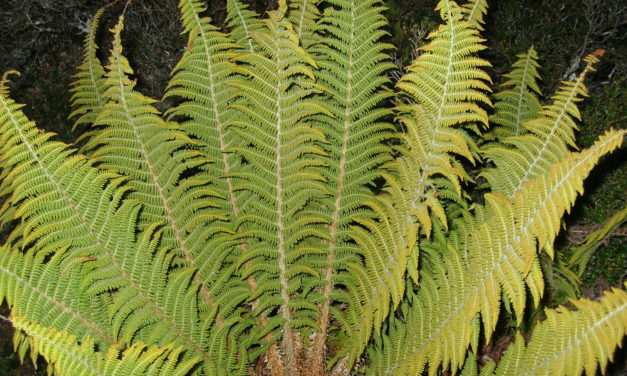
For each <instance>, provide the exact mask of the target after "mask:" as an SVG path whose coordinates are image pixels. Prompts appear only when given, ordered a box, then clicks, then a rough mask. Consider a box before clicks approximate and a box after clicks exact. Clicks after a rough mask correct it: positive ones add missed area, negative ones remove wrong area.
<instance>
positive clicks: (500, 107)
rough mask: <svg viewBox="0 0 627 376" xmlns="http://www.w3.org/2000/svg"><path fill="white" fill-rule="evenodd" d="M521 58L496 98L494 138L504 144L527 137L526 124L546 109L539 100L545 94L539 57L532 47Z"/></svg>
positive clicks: (520, 55) (492, 120)
mask: <svg viewBox="0 0 627 376" xmlns="http://www.w3.org/2000/svg"><path fill="white" fill-rule="evenodd" d="M517 57H518V60H516V62H515V63H514V65H513V70H512V71H511V72H510V73H508V74H506V75H505V77H506V78H507V80H506V81H505V82H504V83H503V84H502V85H501V86H502V87H503V88H504V89H503V90H501V91H500V92H498V93H496V94H494V98H495V99H496V101H495V103H494V114H493V115H491V116H490V123H491V124H492V123H493V124H494V125H492V130H493V132H494V136H496V137H497V138H499V139H501V140H502V139H506V138H507V137H510V136H520V135H522V134H524V133H527V132H528V131H527V129H526V128H525V127H524V126H523V124H524V123H525V122H527V121H530V120H533V119H535V118H536V117H537V116H538V114H539V112H540V110H541V109H542V106H541V104H540V101H539V100H538V97H537V96H538V95H540V94H541V93H540V88H539V87H538V83H537V80H538V79H539V78H540V74H539V73H538V68H539V67H540V65H539V64H538V63H537V61H538V54H537V53H536V51H535V49H534V48H533V47H531V48H530V49H529V50H528V51H527V53H525V54H519V55H517Z"/></svg>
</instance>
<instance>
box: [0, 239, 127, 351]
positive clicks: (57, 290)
mask: <svg viewBox="0 0 627 376" xmlns="http://www.w3.org/2000/svg"><path fill="white" fill-rule="evenodd" d="M65 257H66V252H64V250H63V249H61V250H59V252H57V253H55V254H53V255H52V257H50V260H47V258H48V256H47V255H45V254H39V255H36V254H34V252H33V251H28V252H26V253H22V252H21V251H20V250H19V249H9V248H6V247H4V248H0V302H2V301H3V300H5V299H6V301H7V304H8V307H9V308H10V309H11V312H12V314H13V315H14V316H21V317H27V318H28V320H30V321H33V322H38V323H40V324H41V325H44V326H47V327H51V328H57V329H59V330H62V331H65V332H68V333H72V334H74V335H75V336H77V338H78V339H79V340H81V339H83V338H84V336H86V335H87V333H89V335H90V336H91V337H92V338H93V340H94V342H95V343H96V344H97V345H98V347H99V348H101V349H105V350H106V349H108V348H109V347H110V346H111V345H112V344H113V343H114V342H115V339H114V338H113V333H114V331H113V328H112V326H111V323H110V322H109V317H108V312H107V310H106V307H107V304H106V301H103V300H102V297H100V296H98V297H95V298H92V297H89V296H87V295H83V294H76V292H77V291H80V289H81V287H82V286H81V277H82V274H81V270H80V268H70V267H68V266H67V265H66V264H65V263H66V262H68V260H67V259H66V258H65ZM89 260H90V259H89V258H88V257H83V258H79V259H78V260H77V262H79V263H80V262H88V261H89ZM19 342H20V341H16V342H15V343H16V345H17V344H18V343H19ZM16 347H18V348H19V351H18V353H19V354H20V356H21V357H23V356H24V353H23V351H25V350H26V347H24V346H20V345H18V346H16Z"/></svg>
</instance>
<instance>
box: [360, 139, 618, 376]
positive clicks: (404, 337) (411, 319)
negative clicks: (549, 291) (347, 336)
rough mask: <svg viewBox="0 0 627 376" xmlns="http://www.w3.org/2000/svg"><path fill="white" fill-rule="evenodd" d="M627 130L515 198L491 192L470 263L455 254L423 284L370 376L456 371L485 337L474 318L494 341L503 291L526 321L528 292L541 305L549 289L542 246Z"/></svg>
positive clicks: (468, 250)
mask: <svg viewBox="0 0 627 376" xmlns="http://www.w3.org/2000/svg"><path fill="white" fill-rule="evenodd" d="M626 133H627V132H626V131H609V132H608V133H607V134H606V135H604V136H602V137H601V138H600V139H599V141H597V143H595V145H594V146H593V147H591V148H590V149H588V150H585V151H583V152H581V153H571V154H570V155H569V156H568V157H566V158H564V159H563V160H562V161H560V162H558V163H555V164H554V165H553V166H552V168H551V169H550V171H549V172H548V174H547V176H544V177H539V178H537V179H535V180H533V181H530V182H528V183H526V184H525V185H524V187H523V189H522V190H520V191H519V192H518V193H517V194H516V195H515V197H514V198H513V199H512V200H508V199H506V198H505V197H503V196H501V195H498V194H488V195H486V201H487V206H485V207H480V208H478V209H480V210H478V212H477V215H476V220H475V221H474V222H473V223H472V224H471V225H470V226H468V227H467V228H466V229H464V230H462V231H463V232H467V233H468V234H469V235H468V236H464V235H462V237H463V238H466V239H467V240H466V242H464V243H463V244H462V247H463V250H462V251H463V252H459V253H460V254H462V255H463V254H467V255H468V265H470V266H469V267H468V268H467V267H466V266H465V262H464V261H459V256H458V252H454V250H453V249H451V250H450V252H449V253H450V254H449V255H448V256H445V260H446V261H447V267H446V269H444V270H443V271H441V272H439V273H430V275H434V274H435V275H434V276H432V277H430V278H433V281H431V280H429V281H428V280H424V281H422V282H421V285H420V289H419V290H418V292H417V293H416V294H415V296H414V297H413V298H412V305H411V306H410V307H409V308H408V309H407V310H406V311H405V314H404V316H403V324H401V323H397V324H394V323H395V322H397V321H398V320H392V323H391V324H390V328H397V329H394V330H392V329H389V330H388V333H386V334H383V335H382V339H380V341H381V342H380V344H379V345H378V346H377V347H376V350H375V352H377V353H378V352H381V354H379V355H378V357H379V360H378V361H377V362H373V367H372V369H371V374H375V375H407V374H419V373H420V372H421V371H422V370H423V369H424V367H425V365H426V364H427V362H428V364H429V372H430V374H434V373H435V372H437V370H438V368H439V367H440V366H442V367H443V368H447V367H448V366H450V367H451V368H453V369H457V368H458V367H460V366H461V365H462V363H463V362H464V358H465V354H466V349H467V347H468V346H469V345H472V343H473V342H472V341H473V340H474V341H476V340H477V338H478V337H477V336H478V333H479V328H478V326H477V325H478V322H475V321H473V320H475V318H476V317H477V314H480V316H481V322H482V323H483V332H484V335H485V336H486V338H487V339H489V337H490V335H491V333H492V332H493V330H494V328H495V325H496V320H497V318H498V311H499V306H500V299H501V296H502V294H504V295H505V296H507V298H508V300H509V301H510V302H511V304H512V306H513V308H514V311H515V314H516V317H517V318H518V320H521V318H522V316H523V311H524V308H525V295H526V292H525V290H526V288H527V287H529V288H530V289H531V290H532V293H533V294H534V297H535V299H536V301H537V299H538V297H539V296H541V292H542V290H541V286H542V282H541V278H542V274H541V272H540V271H539V269H538V268H537V263H536V262H535V260H536V253H537V249H538V244H539V245H540V247H541V248H542V247H544V248H547V246H548V245H550V244H551V243H552V242H553V240H554V239H555V236H556V235H557V232H558V230H559V222H560V219H561V217H562V215H563V214H564V212H565V211H566V210H568V209H569V208H570V206H571V205H572V203H573V202H574V200H575V198H576V196H577V193H581V191H582V185H583V184H582V182H583V179H584V178H585V176H587V174H588V173H589V171H590V170H591V169H592V167H593V166H594V165H595V164H596V163H597V162H598V160H599V159H600V158H601V157H602V156H603V155H604V154H606V153H608V152H610V151H612V150H615V149H616V148H618V147H619V146H620V144H621V143H622V140H623V138H624V136H625V134H626ZM534 264H535V265H536V267H534ZM449 265H453V266H449ZM438 276H442V277H440V278H438ZM444 276H445V277H444ZM534 290H535V291H534ZM470 323H477V325H470ZM473 346H476V345H473Z"/></svg>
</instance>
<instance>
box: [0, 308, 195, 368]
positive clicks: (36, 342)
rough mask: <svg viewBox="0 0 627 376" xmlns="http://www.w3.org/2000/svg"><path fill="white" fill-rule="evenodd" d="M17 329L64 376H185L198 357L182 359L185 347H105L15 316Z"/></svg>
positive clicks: (33, 348) (35, 350) (90, 340)
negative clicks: (105, 349) (122, 348)
mask: <svg viewBox="0 0 627 376" xmlns="http://www.w3.org/2000/svg"><path fill="white" fill-rule="evenodd" d="M10 320H11V322H12V323H13V325H14V326H15V328H16V329H18V330H20V331H23V332H24V333H26V334H27V335H28V338H29V344H30V349H31V351H32V353H33V354H41V355H42V356H43V357H44V359H46V362H47V363H48V370H49V371H50V372H54V373H55V374H56V375H60V376H70V375H71V376H149V375H154V376H185V375H187V374H188V373H189V372H190V371H191V370H192V368H193V367H194V366H195V365H196V363H198V360H199V359H198V358H195V359H189V360H181V354H182V352H183V349H182V348H180V347H177V348H175V347H173V346H164V347H156V346H151V347H147V346H145V345H141V344H133V345H132V346H131V347H129V348H127V349H125V350H123V351H121V350H120V349H118V348H115V347H111V348H110V349H109V350H108V351H106V352H105V351H103V350H102V349H99V348H97V347H96V344H95V343H94V341H93V340H92V339H91V338H89V337H87V338H84V339H82V340H80V341H79V340H77V338H76V336H73V335H71V334H69V333H67V332H64V331H62V330H58V329H55V328H46V327H44V326H41V325H39V324H38V323H34V322H30V321H28V320H24V319H23V318H21V317H16V316H12V317H11V319H10Z"/></svg>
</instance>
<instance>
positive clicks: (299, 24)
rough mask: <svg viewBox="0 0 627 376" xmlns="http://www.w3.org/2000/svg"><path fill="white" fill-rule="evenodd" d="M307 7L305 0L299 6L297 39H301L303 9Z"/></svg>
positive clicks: (303, 17)
mask: <svg viewBox="0 0 627 376" xmlns="http://www.w3.org/2000/svg"><path fill="white" fill-rule="evenodd" d="M306 9H307V0H304V1H303V5H302V7H301V8H300V16H299V17H298V33H297V34H298V40H299V41H301V43H302V41H303V22H304V19H305V11H306Z"/></svg>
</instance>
